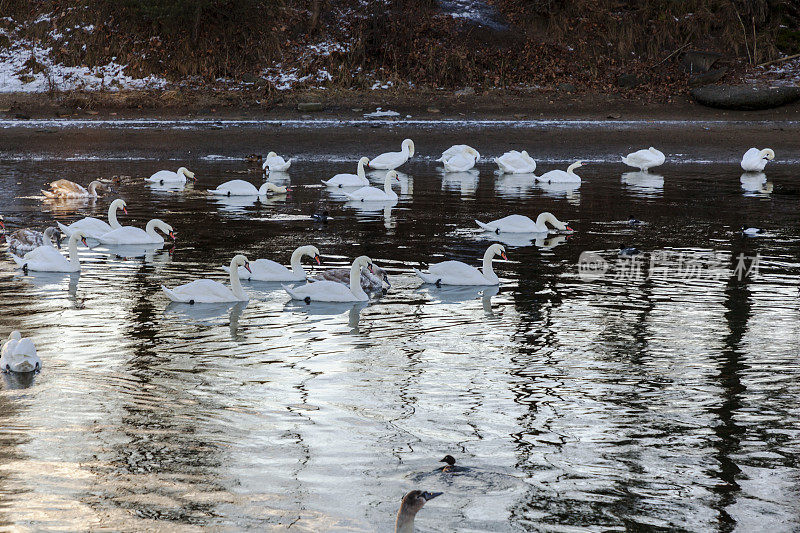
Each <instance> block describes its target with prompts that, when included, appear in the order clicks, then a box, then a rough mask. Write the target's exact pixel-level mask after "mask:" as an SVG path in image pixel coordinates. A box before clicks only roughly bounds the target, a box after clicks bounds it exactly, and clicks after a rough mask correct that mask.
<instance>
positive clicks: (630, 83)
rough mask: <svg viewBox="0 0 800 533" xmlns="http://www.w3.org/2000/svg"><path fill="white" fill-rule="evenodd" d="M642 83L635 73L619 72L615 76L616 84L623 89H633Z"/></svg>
mask: <svg viewBox="0 0 800 533" xmlns="http://www.w3.org/2000/svg"><path fill="white" fill-rule="evenodd" d="M641 84H642V80H640V79H639V77H638V76H637V75H635V74H621V75H620V76H619V77H618V78H617V86H618V87H622V88H624V89H633V88H634V87H638V86H639V85H641Z"/></svg>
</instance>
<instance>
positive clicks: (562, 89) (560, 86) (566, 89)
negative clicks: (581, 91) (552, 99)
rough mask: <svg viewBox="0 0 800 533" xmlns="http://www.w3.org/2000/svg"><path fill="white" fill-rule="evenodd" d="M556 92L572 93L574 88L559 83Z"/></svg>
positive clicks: (567, 84)
mask: <svg viewBox="0 0 800 533" xmlns="http://www.w3.org/2000/svg"><path fill="white" fill-rule="evenodd" d="M558 90H559V91H560V92H562V93H574V92H575V91H576V87H575V86H574V85H573V84H571V83H559V84H558Z"/></svg>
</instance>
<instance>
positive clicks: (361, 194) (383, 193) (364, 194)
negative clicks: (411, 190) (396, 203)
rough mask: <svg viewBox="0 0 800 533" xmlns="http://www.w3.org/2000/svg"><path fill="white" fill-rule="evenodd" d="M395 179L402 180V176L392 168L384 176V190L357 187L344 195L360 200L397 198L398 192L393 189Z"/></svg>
mask: <svg viewBox="0 0 800 533" xmlns="http://www.w3.org/2000/svg"><path fill="white" fill-rule="evenodd" d="M393 179H396V180H397V181H400V177H399V176H398V175H397V172H396V171H394V170H390V171H389V172H387V173H386V177H385V178H383V190H380V189H377V188H375V187H361V188H360V189H356V190H355V191H353V192H351V193H344V195H345V196H347V197H348V198H350V199H351V200H356V201H360V202H385V201H391V200H397V193H396V192H394V191H393V190H392V180H393Z"/></svg>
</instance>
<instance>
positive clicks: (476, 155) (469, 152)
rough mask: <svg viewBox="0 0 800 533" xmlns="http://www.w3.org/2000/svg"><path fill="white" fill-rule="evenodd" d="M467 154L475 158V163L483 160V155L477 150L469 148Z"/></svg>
mask: <svg viewBox="0 0 800 533" xmlns="http://www.w3.org/2000/svg"><path fill="white" fill-rule="evenodd" d="M466 152H467V153H468V154H469V155H471V156H473V157H474V158H475V161H477V160H478V159H480V158H481V154H479V153H478V151H477V150H476V149H475V148H467V150H466Z"/></svg>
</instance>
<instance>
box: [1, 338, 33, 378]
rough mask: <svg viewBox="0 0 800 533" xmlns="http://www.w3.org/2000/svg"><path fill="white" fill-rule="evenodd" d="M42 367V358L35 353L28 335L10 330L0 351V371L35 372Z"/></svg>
mask: <svg viewBox="0 0 800 533" xmlns="http://www.w3.org/2000/svg"><path fill="white" fill-rule="evenodd" d="M41 368H42V360H41V359H39V356H37V355H36V346H35V345H34V344H33V341H32V340H31V339H29V338H28V337H23V336H22V335H20V333H19V331H12V332H11V335H9V336H8V340H7V341H6V342H5V343H4V344H3V349H2V352H0V371H2V372H20V373H24V372H37V371H39V370H41Z"/></svg>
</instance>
